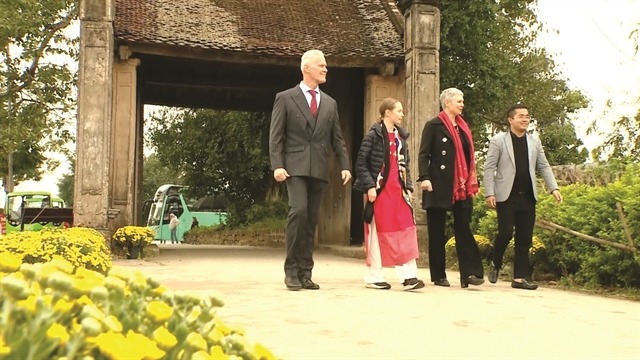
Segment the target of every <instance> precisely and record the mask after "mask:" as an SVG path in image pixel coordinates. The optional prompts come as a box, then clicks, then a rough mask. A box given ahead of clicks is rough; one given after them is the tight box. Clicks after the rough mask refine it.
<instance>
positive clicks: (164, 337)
mask: <svg viewBox="0 0 640 360" xmlns="http://www.w3.org/2000/svg"><path fill="white" fill-rule="evenodd" d="M153 340H155V341H156V343H158V346H160V348H161V349H164V350H169V349H172V348H173V347H174V346H176V345H177V344H178V339H176V337H175V336H174V335H173V334H172V333H170V332H169V330H167V328H166V327H164V326H160V327H159V328H157V329H156V330H155V331H154V332H153Z"/></svg>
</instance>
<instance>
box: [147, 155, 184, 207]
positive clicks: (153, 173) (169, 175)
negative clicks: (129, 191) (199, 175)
mask: <svg viewBox="0 0 640 360" xmlns="http://www.w3.org/2000/svg"><path fill="white" fill-rule="evenodd" d="M142 168H143V170H142V171H143V175H142V178H143V180H142V199H143V200H150V199H153V196H154V195H155V194H156V190H158V188H159V187H160V186H161V185H164V184H179V185H180V184H182V183H183V182H182V180H181V177H180V172H179V170H178V169H177V168H176V167H174V166H173V165H170V164H168V163H163V162H162V161H160V159H159V158H158V156H157V155H156V154H151V155H149V156H147V157H145V159H144V164H143V167H142Z"/></svg>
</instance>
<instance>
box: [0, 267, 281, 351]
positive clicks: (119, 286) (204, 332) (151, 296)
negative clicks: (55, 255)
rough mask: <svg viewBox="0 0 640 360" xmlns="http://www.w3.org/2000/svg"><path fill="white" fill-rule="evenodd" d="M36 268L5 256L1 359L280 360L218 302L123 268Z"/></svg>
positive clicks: (1, 273)
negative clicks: (232, 321) (225, 317)
mask: <svg viewBox="0 0 640 360" xmlns="http://www.w3.org/2000/svg"><path fill="white" fill-rule="evenodd" d="M38 265H41V266H38V267H36V266H34V265H31V264H21V263H20V261H19V258H18V257H15V256H12V255H7V256H4V257H1V258H0V279H1V280H0V286H1V289H2V291H1V292H0V308H1V309H2V311H1V312H0V356H2V358H3V359H62V358H64V359H96V360H106V359H131V360H142V359H180V360H182V359H184V360H187V359H227V358H229V359H245V360H254V359H255V360H258V359H260V360H270V359H275V357H274V356H273V354H271V352H270V351H269V350H267V349H266V348H264V347H263V346H262V345H260V344H253V343H250V342H249V341H248V340H247V339H245V337H244V330H243V329H242V328H241V327H239V326H231V325H228V324H226V323H225V322H223V321H222V320H220V318H219V317H217V314H216V311H217V309H218V308H220V307H221V306H222V305H223V303H222V301H221V300H219V299H218V298H215V297H202V296H199V295H195V294H192V293H185V292H183V293H173V292H170V291H168V290H167V289H166V287H164V286H162V285H161V284H159V283H158V282H157V281H155V280H153V279H151V278H147V277H145V276H144V275H143V274H142V273H140V272H139V271H134V272H132V271H129V270H127V269H126V268H120V267H114V268H113V269H111V271H109V273H108V274H107V275H106V276H105V275H102V274H100V273H97V272H93V271H89V270H84V269H82V268H80V269H74V268H73V266H72V265H71V264H70V263H69V262H67V261H65V260H64V259H54V260H53V261H51V262H48V263H46V264H38Z"/></svg>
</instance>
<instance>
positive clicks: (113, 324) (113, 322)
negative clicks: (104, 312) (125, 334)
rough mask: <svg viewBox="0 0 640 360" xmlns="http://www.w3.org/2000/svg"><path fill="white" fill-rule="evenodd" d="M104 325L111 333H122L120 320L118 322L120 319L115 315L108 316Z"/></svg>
mask: <svg viewBox="0 0 640 360" xmlns="http://www.w3.org/2000/svg"><path fill="white" fill-rule="evenodd" d="M104 324H105V325H106V326H107V328H108V329H109V330H110V331H113V332H117V333H119V332H122V324H121V323H120V320H118V318H117V317H115V316H113V315H109V316H107V317H106V318H105V319H104Z"/></svg>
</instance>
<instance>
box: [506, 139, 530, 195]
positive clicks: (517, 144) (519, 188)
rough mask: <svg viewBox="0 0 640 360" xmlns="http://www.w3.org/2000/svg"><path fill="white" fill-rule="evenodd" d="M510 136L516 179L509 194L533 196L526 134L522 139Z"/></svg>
mask: <svg viewBox="0 0 640 360" xmlns="http://www.w3.org/2000/svg"><path fill="white" fill-rule="evenodd" d="M509 134H511V142H512V143H513V157H514V160H515V163H516V177H515V179H514V181H513V188H511V194H510V195H509V197H511V196H513V195H517V194H520V195H525V194H526V195H533V187H532V184H531V175H530V174H529V148H528V146H527V136H526V134H525V135H523V136H522V137H518V136H516V134H514V133H513V132H511V131H510V132H509Z"/></svg>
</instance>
